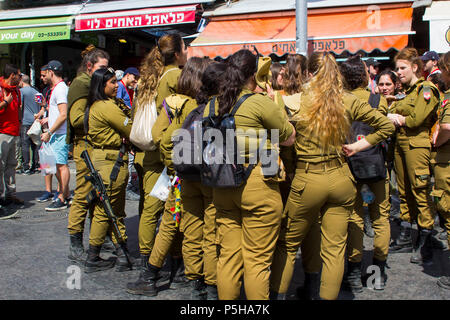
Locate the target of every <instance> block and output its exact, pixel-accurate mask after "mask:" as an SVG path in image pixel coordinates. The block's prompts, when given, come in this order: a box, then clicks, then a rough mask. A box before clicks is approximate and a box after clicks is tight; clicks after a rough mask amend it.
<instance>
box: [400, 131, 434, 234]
mask: <svg viewBox="0 0 450 320" xmlns="http://www.w3.org/2000/svg"><path fill="white" fill-rule="evenodd" d="M430 157H431V150H430V148H426V147H413V146H411V144H410V141H409V139H408V137H407V136H406V135H403V134H397V141H396V145H395V155H394V166H395V174H396V176H397V185H398V192H399V197H400V218H401V219H402V220H403V221H407V222H410V223H412V222H414V221H417V223H418V225H419V227H421V228H423V229H428V230H431V229H433V225H434V213H433V212H432V210H431V208H432V203H431V198H430V195H429V186H430Z"/></svg>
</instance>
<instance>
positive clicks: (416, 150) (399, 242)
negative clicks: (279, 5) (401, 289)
mask: <svg viewBox="0 0 450 320" xmlns="http://www.w3.org/2000/svg"><path fill="white" fill-rule="evenodd" d="M395 63H396V68H397V73H398V75H399V80H400V81H401V83H402V84H403V86H404V87H405V89H406V92H405V94H406V97H405V98H404V99H403V100H400V101H397V102H395V106H394V108H395V114H389V115H388V116H389V118H390V119H391V121H392V122H393V123H395V125H396V126H397V127H399V129H398V130H397V134H396V142H395V143H396V144H395V155H394V165H395V173H396V176H397V185H398V191H399V195H400V201H401V202H400V218H401V220H402V222H401V231H400V236H399V238H398V239H396V240H395V241H394V242H393V243H392V245H391V251H392V252H408V251H410V250H411V242H412V241H411V223H412V222H415V221H416V222H417V224H418V228H419V236H418V237H417V241H416V243H415V245H414V248H413V254H412V256H411V262H412V263H421V262H430V261H431V258H432V254H433V251H432V249H431V244H430V243H429V241H431V240H430V236H431V232H432V230H433V225H434V214H433V212H432V210H431V199H430V196H429V194H428V187H429V184H430V156H431V142H430V130H431V127H432V126H433V124H434V122H435V121H436V111H437V108H438V105H439V92H438V90H437V88H436V87H435V86H434V85H433V84H432V83H431V82H428V81H424V80H423V79H422V78H418V77H419V75H420V74H421V71H422V68H421V67H422V61H421V60H420V58H419V55H418V54H417V50H416V49H414V48H405V49H403V50H402V51H400V52H399V53H398V54H397V55H396V56H395Z"/></svg>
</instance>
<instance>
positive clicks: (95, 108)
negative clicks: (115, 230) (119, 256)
mask: <svg viewBox="0 0 450 320" xmlns="http://www.w3.org/2000/svg"><path fill="white" fill-rule="evenodd" d="M118 103H120V101H118V100H116V99H108V100H100V101H96V102H95V103H94V104H93V105H92V106H91V108H90V113H89V134H88V135H89V141H90V142H91V144H92V147H93V150H92V162H93V164H94V167H95V168H96V169H97V170H98V171H99V173H100V175H101V176H102V179H103V183H104V184H105V187H106V190H107V193H108V196H109V199H110V201H111V206H112V208H113V211H114V214H115V215H116V216H117V218H118V219H117V224H118V227H119V229H120V232H121V235H122V237H123V238H124V240H126V239H127V236H126V233H125V224H124V218H125V187H126V184H127V181H128V167H127V163H128V162H127V160H128V159H127V154H125V155H124V156H123V163H122V165H121V166H120V169H119V173H118V176H117V179H116V181H114V182H111V181H110V174H111V171H112V169H113V167H114V164H115V163H116V159H117V156H118V154H119V149H120V147H121V145H122V139H123V138H125V139H128V138H129V136H130V132H131V125H132V120H131V119H130V117H131V113H130V112H129V109H128V108H127V106H126V105H125V104H123V103H122V108H120V107H119V105H118ZM109 232H111V224H110V222H109V219H108V217H107V215H106V213H105V211H104V209H103V205H102V203H99V202H97V203H96V205H95V209H94V216H93V219H92V225H91V231H90V237H89V244H90V245H92V246H96V247H98V246H101V245H102V244H103V242H104V239H105V236H106V234H107V233H109ZM112 240H113V242H114V243H117V242H118V241H117V239H116V237H115V235H114V234H112Z"/></svg>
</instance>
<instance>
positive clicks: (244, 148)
mask: <svg viewBox="0 0 450 320" xmlns="http://www.w3.org/2000/svg"><path fill="white" fill-rule="evenodd" d="M248 93H252V92H251V91H250V90H248V89H243V90H242V91H241V93H240V94H239V96H238V97H237V99H236V101H238V100H239V99H240V98H241V97H242V96H243V95H245V94H248ZM215 109H216V114H218V110H219V100H218V99H217V100H216V104H215ZM204 115H205V117H206V116H208V115H209V103H208V104H207V105H206V108H205V112H204ZM234 119H235V124H236V129H242V130H243V131H242V133H239V132H238V131H237V132H236V139H237V144H238V149H239V152H240V155H241V157H243V158H244V159H245V160H246V161H248V160H249V159H250V158H251V157H253V156H254V154H252V153H251V151H252V149H250V146H251V145H253V146H257V147H258V149H259V146H260V140H259V138H260V137H259V135H258V136H257V141H252V139H251V138H247V134H249V131H248V130H249V129H252V130H254V131H253V132H256V133H257V134H258V130H269V131H268V132H267V140H266V144H265V147H264V148H265V149H272V146H271V137H270V130H271V129H276V130H278V134H279V141H278V142H279V143H282V142H284V141H286V140H287V139H288V138H289V137H290V136H291V135H292V132H293V127H292V125H291V124H290V123H289V121H288V119H287V117H286V114H285V113H284V112H282V110H281V109H280V107H279V106H278V105H277V104H275V103H274V102H273V101H272V99H270V98H269V97H267V96H266V95H263V94H254V95H253V96H251V97H249V98H247V100H245V101H244V103H242V105H241V106H240V107H239V109H238V110H237V112H236V114H235V115H234Z"/></svg>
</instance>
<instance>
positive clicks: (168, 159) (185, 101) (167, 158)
mask: <svg viewBox="0 0 450 320" xmlns="http://www.w3.org/2000/svg"><path fill="white" fill-rule="evenodd" d="M166 103H167V105H168V106H169V107H170V110H171V111H172V112H173V114H174V115H175V114H176V116H175V118H174V119H173V120H172V123H171V124H170V125H169V126H168V127H167V130H166V131H165V132H164V133H163V135H162V137H161V142H160V146H159V148H160V151H161V158H162V159H163V163H164V165H165V166H166V167H167V170H168V172H169V173H173V172H174V168H173V162H172V150H173V142H172V134H173V133H174V132H175V130H177V129H180V128H181V127H182V126H183V122H184V120H185V119H186V117H187V116H188V115H189V113H190V112H191V111H192V110H194V109H195V108H197V107H198V105H197V101H196V100H195V99H194V98H191V97H188V96H185V95H182V94H173V95H170V96H168V97H167V98H166Z"/></svg>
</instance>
